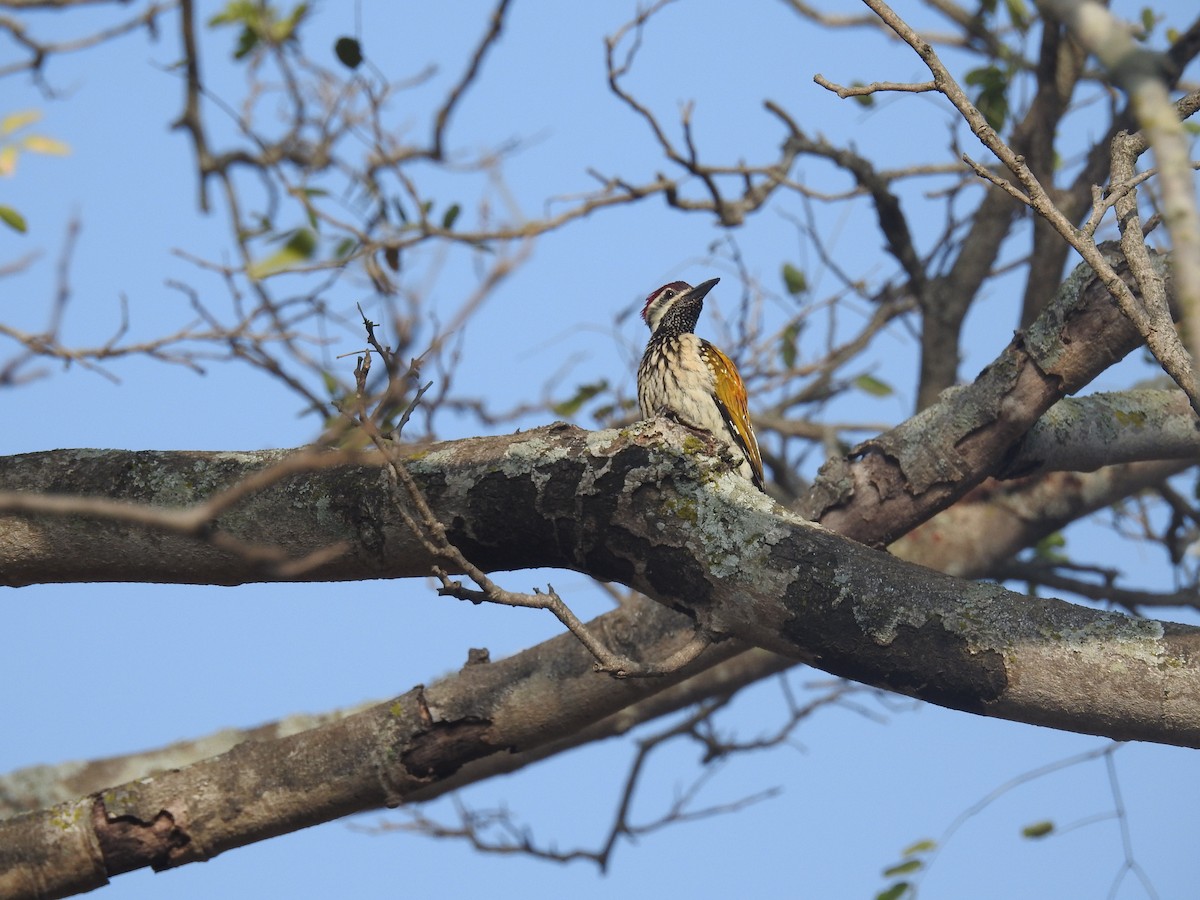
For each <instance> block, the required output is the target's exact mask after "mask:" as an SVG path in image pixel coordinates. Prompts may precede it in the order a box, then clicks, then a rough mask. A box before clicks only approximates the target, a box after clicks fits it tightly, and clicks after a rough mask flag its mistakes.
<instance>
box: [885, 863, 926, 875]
mask: <svg viewBox="0 0 1200 900" xmlns="http://www.w3.org/2000/svg"><path fill="white" fill-rule="evenodd" d="M924 867H925V863H923V862H921V860H919V859H906V860H905V861H904V862H902V863H897V864H896V865H894V866H892V867H890V868H887V869H884V870H883V877H884V878H893V877H895V876H896V875H907V874H908V873H909V872H917V871H920V870H921V869H923V868H924Z"/></svg>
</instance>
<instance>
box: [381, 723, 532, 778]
mask: <svg viewBox="0 0 1200 900" xmlns="http://www.w3.org/2000/svg"><path fill="white" fill-rule="evenodd" d="M491 728H492V723H491V722H488V721H485V720H483V719H474V718H468V719H460V720H459V721H457V722H440V723H437V724H435V725H434V726H433V727H431V728H430V729H429V730H428V731H426V732H425V733H424V734H422V735H419V736H417V737H415V738H414V739H413V741H412V747H411V749H409V750H407V751H405V753H404V754H403V755H402V756H401V757H400V761H401V762H402V763H403V765H404V768H405V769H407V770H408V773H409V774H410V775H411V776H412V777H413V778H418V779H421V780H425V781H440V780H441V779H443V778H449V777H450V776H451V775H453V774H454V773H455V772H457V771H458V770H459V769H461V768H462V767H463V766H464V765H466V764H467V763H469V762H471V761H472V760H475V759H482V758H483V757H485V756H491V755H492V754H493V753H496V752H498V751H500V750H509V749H511V748H509V747H500V746H497V745H495V744H493V743H492V742H491V741H490V739H489V732H490V731H491Z"/></svg>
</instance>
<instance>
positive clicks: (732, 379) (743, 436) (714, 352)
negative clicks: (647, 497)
mask: <svg viewBox="0 0 1200 900" xmlns="http://www.w3.org/2000/svg"><path fill="white" fill-rule="evenodd" d="M700 352H701V355H702V356H703V357H704V362H705V363H706V364H707V365H708V370H709V371H710V372H712V375H713V381H714V382H715V393H714V395H713V400H715V401H716V403H717V409H719V410H720V411H721V418H722V419H724V420H725V424H726V426H728V428H729V433H730V434H731V435H733V437H734V439H735V440H736V442H737V445H738V448H739V449H740V450H741V451H742V453H744V454H745V456H746V459H747V460H748V461H749V463H750V468H751V469H752V470H753V479H754V484H755V486H756V487H757V488H758V489H759V490H760V491H765V490H766V488H764V487H763V467H762V454H760V453H759V452H758V441H757V440H756V439H755V437H754V426H753V425H751V424H750V411H749V409H748V408H747V405H746V385H745V384H743V383H742V376H741V375H739V374H738V370H737V366H735V365H734V364H733V360H731V359H730V358H729V357H728V356H726V355H725V354H724V353H722V352H721V351H720V350H718V349H717V348H716V347H714V346H713V345H712V344H710V343H709V342H708V341H705V340H701V341H700Z"/></svg>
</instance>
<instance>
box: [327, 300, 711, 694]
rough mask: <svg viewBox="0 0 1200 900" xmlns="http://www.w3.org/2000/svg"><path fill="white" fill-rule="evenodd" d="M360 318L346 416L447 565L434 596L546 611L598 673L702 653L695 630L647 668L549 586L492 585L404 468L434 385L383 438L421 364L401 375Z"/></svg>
mask: <svg viewBox="0 0 1200 900" xmlns="http://www.w3.org/2000/svg"><path fill="white" fill-rule="evenodd" d="M359 313H360V314H362V309H361V308H360V309H359ZM362 319H363V327H364V328H365V329H366V332H367V343H368V345H369V347H368V349H366V350H365V351H364V352H363V355H362V356H360V357H359V358H358V361H357V364H356V366H355V369H354V376H355V382H356V385H357V391H356V395H355V401H354V409H353V411H352V413H350V415H351V419H352V421H353V423H354V424H355V425H358V426H360V427H361V428H363V430H364V431H365V432H366V434H367V436H368V437H369V438H370V439H371V442H372V443H373V444H374V445H375V447H376V448H377V449H378V450H379V451H380V452H381V453H382V454H383V455H384V458H385V459H386V460H387V463H386V469H387V473H388V480H389V482H390V484H391V488H392V491H393V496H394V497H395V498H396V506H397V509H398V511H399V513H400V516H401V517H402V518H403V519H404V523H405V524H406V525H407V526H408V528H409V529H410V530H411V531H412V533H413V534H414V535H416V537H417V538H418V539H419V540H420V541H421V543H422V544H423V545H424V546H425V549H426V550H427V551H428V552H429V553H430V554H432V555H434V556H439V557H441V558H442V559H444V560H445V561H446V563H447V567H446V568H443V567H441V566H435V567H434V568H433V575H434V577H436V578H437V579H438V581H439V582H440V583H441V587H439V588H438V594H440V595H441V596H443V597H456V598H457V599H459V600H467V601H469V602H471V603H475V604H479V603H498V604H501V605H504V606H516V607H522V608H525V609H544V610H548V611H549V612H550V613H551V614H552V615H553V616H554V617H555V618H556V619H558V621H560V622H561V623H562V624H563V626H564V627H566V629H567V630H568V631H570V632H571V634H573V635H575V637H576V638H578V639H579V642H580V643H581V644H583V646H584V647H585V648H587V651H588V652H589V653H591V654H592V656H594V657H595V658H596V663H595V665H594V668H595V670H596V671H597V672H607V673H608V674H610V675H612V676H613V677H615V678H626V677H652V676H662V675H667V674H669V673H671V672H674V671H676V670H678V669H680V668H682V667H683V666H685V665H687V664H688V663H690V662H691V661H692V660H694V659H695V658H696V657H697V656H699V655H700V653H701V652H703V650H704V649H705V648H706V647H707V646H708V645H709V643H711V641H710V639H709V638H708V637H707V636H706V635H703V634H702V633H700V632H697V633H696V634H695V635H694V636H693V637H692V638H691V640H689V641H688V642H687V643H685V644H684V645H683V646H682V647H681V648H679V649H678V650H676V651H675V652H674V653H672V654H671V655H670V656H669V657H667V658H666V659H665V660H664V661H663V662H662V663H659V664H653V665H651V664H643V663H639V662H636V661H634V660H632V659H629V658H628V657H625V656H623V655H621V654H619V653H615V652H614V651H612V650H610V649H608V648H607V647H606V646H605V645H604V644H603V643H602V642H601V641H599V640H598V639H597V638H596V637H595V635H593V634H592V633H591V632H590V631H589V630H588V628H587V626H586V625H585V624H584V623H583V621H582V620H581V619H580V618H579V617H578V616H576V615H575V613H574V612H572V611H571V608H570V607H569V606H567V604H566V603H565V602H564V601H563V599H562V597H561V596H559V594H558V592H557V591H556V590H555V589H554V586H553V585H549V584H548V585H547V586H546V590H545V591H544V592H543V591H541V590H539V589H538V588H534V589H533V592H532V593H518V592H516V591H510V590H506V589H505V588H502V587H500V586H499V585H498V584H496V583H495V582H494V581H492V579H491V578H489V577H488V575H487V573H486V572H484V571H483V570H482V569H480V568H479V567H478V566H476V565H475V564H474V563H472V562H471V561H470V560H469V559H467V557H466V555H465V554H464V553H463V552H462V551H461V550H460V549H459V548H458V547H457V546H456V545H455V544H454V542H453V541H451V540H450V537H449V535H448V534H447V533H446V526H445V525H443V524H442V522H441V521H439V520H438V518H437V516H435V515H434V513H433V510H431V509H430V508H429V504H428V502H427V501H426V500H425V495H424V493H423V492H422V491H421V488H420V486H419V485H418V484H417V482H416V480H415V479H414V478H413V477H412V474H411V473H410V472H409V471H408V467H407V466H405V465H404V461H403V456H402V453H401V447H400V444H399V443H398V442H397V440H396V439H397V438H398V437H399V435H400V432H401V431H402V429H403V427H404V424H405V423H406V422H407V421H408V419H409V418H410V416H411V415H412V413H413V411H414V410H415V409H416V408H417V406H418V405H419V404H420V402H421V398H422V397H423V396H424V395H425V393H426V391H428V390H429V389H430V387H432V385H433V382H432V381H430V382H426V383H425V384H423V385H421V386H420V387H419V388H418V389H417V391H416V393H415V394H414V395H413V397H412V399H411V400H410V401H409V403H408V405H407V407H406V408H405V409H404V412H403V413H402V415H401V417H400V421H399V424H397V426H396V427H395V429H393V430H392V431H391V433H390V435H386V436H385V435H384V434H383V433H382V432H381V431H380V429H379V426H378V424H377V422H378V421H379V420H380V411H381V410H384V409H385V408H386V407H387V406H388V405H389V404H392V403H395V401H396V400H397V399H398V398H399V397H400V396H401V395H402V394H403V391H404V387H403V385H404V384H406V383H411V382H414V381H416V380H417V379H418V377H419V367H420V360H413V361H412V362H411V363H410V365H409V366H408V368H407V370H406V371H401V367H400V366H399V365H398V363H397V359H396V354H395V353H394V352H393V351H392V350H391V348H390V347H386V346H384V345H383V344H381V343H380V341H379V339H378V337H377V336H376V334H375V328H376V327H378V325H377V323H375V322H372V321H370V320H369V319H368V318H367V316H366V315H365V314H362ZM372 350H373V351H374V352H375V353H377V354H379V357H380V358H381V359H382V360H383V363H384V366H385V367H386V368H387V373H388V384H387V387H386V388H385V390H384V393H383V396H382V398H381V399H379V400H378V401H377V402H376V403H375V409H374V411H372V412H368V409H367V407H368V400H367V396H368V394H367V376H368V374H369V373H370V371H371V352H372ZM401 488H403V490H404V494H405V495H407V501H404V500H402V499H401V497H400V493H399V492H400V489H401ZM410 508H411V510H413V511H415V516H414V514H413V512H410ZM449 569H453V570H455V571H460V572H462V573H463V574H465V575H466V576H467V577H468V578H470V579H471V580H472V581H473V582H474V583H475V584H476V585H477V586H478V587H477V588H470V587H467V586H466V585H464V584H463V583H462V582H461V581H457V580H455V579H453V578H451V577H450V573H449V571H448V570H449Z"/></svg>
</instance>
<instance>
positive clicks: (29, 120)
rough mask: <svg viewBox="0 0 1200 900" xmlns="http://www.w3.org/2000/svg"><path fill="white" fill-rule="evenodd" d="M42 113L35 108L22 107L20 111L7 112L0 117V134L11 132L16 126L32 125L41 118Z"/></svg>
mask: <svg viewBox="0 0 1200 900" xmlns="http://www.w3.org/2000/svg"><path fill="white" fill-rule="evenodd" d="M41 117H42V113H41V111H40V110H37V109H24V110H21V112H15V113H9V114H8V115H7V116H5V117H4V118H3V119H0V135H5V134H12V133H13V132H14V131H16V130H17V129H18V128H24V127H25V126H26V125H32V124H33V123H34V122H36V121H38V120H39V119H41Z"/></svg>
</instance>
